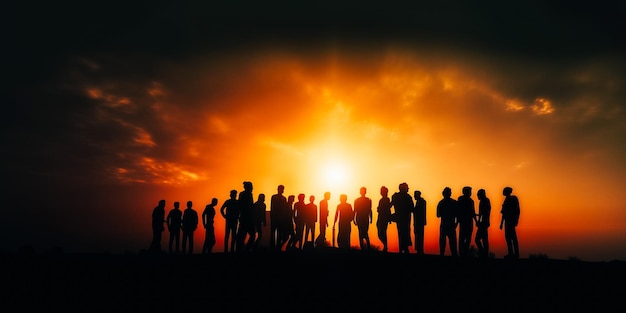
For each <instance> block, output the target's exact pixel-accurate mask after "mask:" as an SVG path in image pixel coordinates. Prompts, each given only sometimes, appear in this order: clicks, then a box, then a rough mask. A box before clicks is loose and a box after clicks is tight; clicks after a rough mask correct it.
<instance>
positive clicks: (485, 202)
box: [474, 189, 491, 259]
mask: <svg viewBox="0 0 626 313" xmlns="http://www.w3.org/2000/svg"><path fill="white" fill-rule="evenodd" d="M476 196H477V197H478V215H476V237H474V242H475V243H476V247H478V256H479V257H480V258H483V259H485V258H487V257H488V256H489V226H490V225H491V223H490V219H491V200H489V198H487V195H486V193H485V189H479V190H478V192H477V193H476Z"/></svg>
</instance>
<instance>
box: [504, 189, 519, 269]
mask: <svg viewBox="0 0 626 313" xmlns="http://www.w3.org/2000/svg"><path fill="white" fill-rule="evenodd" d="M512 192H513V188H511V187H504V189H503V190H502V195H503V196H504V197H505V198H504V202H503V203H502V211H500V213H501V214H502V219H501V220H500V229H502V226H504V239H505V240H506V248H507V251H508V254H507V255H505V256H504V257H505V258H514V259H519V244H518V242H517V231H516V227H517V223H518V222H519V215H520V205H519V200H518V199H517V196H514V195H512V194H511V193H512Z"/></svg>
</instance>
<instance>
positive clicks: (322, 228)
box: [315, 191, 330, 247]
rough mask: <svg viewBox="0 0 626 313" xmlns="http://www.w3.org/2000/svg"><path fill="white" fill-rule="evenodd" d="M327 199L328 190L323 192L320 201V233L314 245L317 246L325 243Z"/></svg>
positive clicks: (328, 197) (328, 195)
mask: <svg viewBox="0 0 626 313" xmlns="http://www.w3.org/2000/svg"><path fill="white" fill-rule="evenodd" d="M328 200H330V192H329V191H327V192H325V193H324V199H322V201H320V217H319V223H320V234H319V235H318V236H317V239H316V240H315V246H317V247H320V246H325V245H326V227H328Z"/></svg>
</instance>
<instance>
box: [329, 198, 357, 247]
mask: <svg viewBox="0 0 626 313" xmlns="http://www.w3.org/2000/svg"><path fill="white" fill-rule="evenodd" d="M347 201H348V196H347V195H346V194H341V195H339V204H338V205H337V211H335V220H334V221H333V228H334V227H335V224H336V223H337V221H339V231H338V233H337V246H339V248H340V249H350V234H351V232H352V220H353V218H354V211H353V210H352V205H351V204H350V203H348V202H347Z"/></svg>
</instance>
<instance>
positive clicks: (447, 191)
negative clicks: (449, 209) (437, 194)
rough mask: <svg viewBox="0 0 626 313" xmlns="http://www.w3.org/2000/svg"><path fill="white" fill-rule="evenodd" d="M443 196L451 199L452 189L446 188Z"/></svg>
mask: <svg viewBox="0 0 626 313" xmlns="http://www.w3.org/2000/svg"><path fill="white" fill-rule="evenodd" d="M441 194H442V195H443V197H444V198H450V196H452V189H450V187H445V188H443V191H442V192H441Z"/></svg>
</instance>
